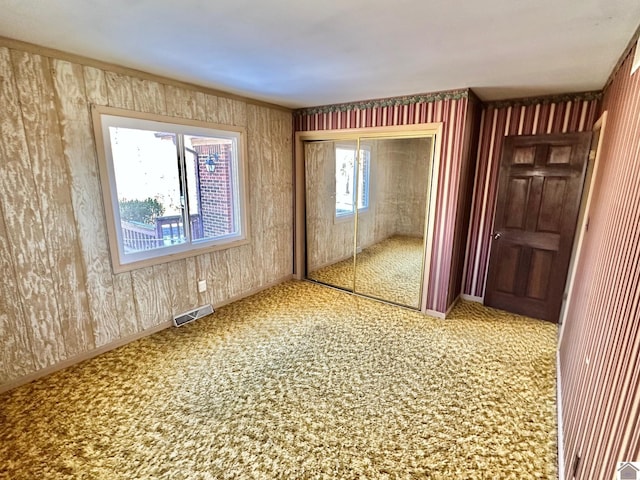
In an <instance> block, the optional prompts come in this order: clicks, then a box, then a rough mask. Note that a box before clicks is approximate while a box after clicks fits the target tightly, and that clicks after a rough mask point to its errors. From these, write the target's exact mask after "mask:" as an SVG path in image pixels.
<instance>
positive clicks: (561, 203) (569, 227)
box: [485, 133, 591, 322]
mask: <svg viewBox="0 0 640 480" xmlns="http://www.w3.org/2000/svg"><path fill="white" fill-rule="evenodd" d="M590 138H591V133H577V134H561V135H538V136H519V137H507V138H506V139H505V144H504V150H503V155H502V160H501V164H500V178H499V184H498V200H497V205H496V215H495V221H494V239H493V241H492V245H491V254H490V255H491V256H490V259H489V271H488V274H487V289H486V292H485V303H486V304H487V305H489V306H492V307H496V308H501V309H504V310H508V311H511V312H515V313H521V314H523V315H528V316H531V317H536V318H542V319H545V320H550V321H556V322H557V321H558V316H559V313H560V307H561V305H562V296H563V292H564V286H565V281H566V276H567V269H568V266H569V257H570V253H571V246H572V244H573V238H574V234H575V227H576V221H577V216H578V208H579V205H580V196H581V193H582V184H583V182H584V174H585V170H586V164H587V155H588V151H589V144H590Z"/></svg>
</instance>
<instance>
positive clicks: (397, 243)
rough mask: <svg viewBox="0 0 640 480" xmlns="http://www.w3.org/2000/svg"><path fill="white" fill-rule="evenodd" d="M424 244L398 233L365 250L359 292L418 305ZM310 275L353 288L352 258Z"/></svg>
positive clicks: (360, 263)
mask: <svg viewBox="0 0 640 480" xmlns="http://www.w3.org/2000/svg"><path fill="white" fill-rule="evenodd" d="M423 247H424V245H423V240H422V238H417V237H406V236H400V235H397V236H393V237H390V238H387V239H385V240H383V241H381V242H379V243H376V244H374V245H371V246H370V247H368V248H365V249H364V250H362V252H360V253H359V254H358V255H357V262H356V292H357V293H361V294H363V295H368V296H371V297H375V298H380V299H383V300H387V301H389V302H393V303H398V304H400V305H407V306H409V307H413V308H419V307H420V284H421V280H422V252H423ZM308 276H309V278H310V279H312V280H315V281H317V282H321V283H326V284H328V285H333V286H337V287H341V288H345V287H346V288H347V289H349V290H351V289H352V288H353V259H352V258H350V259H348V260H343V261H341V262H338V263H335V264H333V265H329V266H327V267H323V268H321V269H319V270H316V271H314V272H311V273H309V275H308Z"/></svg>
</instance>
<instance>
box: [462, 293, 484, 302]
mask: <svg viewBox="0 0 640 480" xmlns="http://www.w3.org/2000/svg"><path fill="white" fill-rule="evenodd" d="M460 298H461V299H462V300H466V301H467V302H476V303H484V298H482V297H476V296H475V295H467V294H465V293H462V294H460Z"/></svg>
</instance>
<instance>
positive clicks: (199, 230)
mask: <svg viewBox="0 0 640 480" xmlns="http://www.w3.org/2000/svg"><path fill="white" fill-rule="evenodd" d="M184 142H185V150H186V163H187V164H186V170H187V172H186V173H187V186H188V189H189V210H190V212H189V214H190V217H191V232H192V234H191V235H192V238H193V240H194V241H196V240H213V239H216V238H222V237H228V236H233V235H237V234H239V233H240V221H239V215H238V188H237V187H236V185H238V179H237V168H238V167H237V152H236V141H235V139H231V138H216V137H208V136H202V135H199V136H195V135H185V136H184Z"/></svg>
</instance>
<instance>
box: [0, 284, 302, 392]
mask: <svg viewBox="0 0 640 480" xmlns="http://www.w3.org/2000/svg"><path fill="white" fill-rule="evenodd" d="M292 278H293V274H289V275H286V276H284V277H282V278H280V279H279V280H276V281H275V282H270V283H267V284H265V285H262V286H260V287H257V288H253V289H251V290H248V291H246V292H244V293H241V294H240V295H236V296H235V297H231V298H229V299H227V300H223V301H221V302H218V303H216V304H214V305H213V306H214V308H221V307H224V306H225V305H228V304H230V303H233V302H237V301H238V300H242V299H243V298H246V297H250V296H251V295H255V294H256V293H259V292H261V291H262V290H266V289H267V288H271V287H274V286H276V285H279V284H281V283H283V282H287V281H289V280H291V279H292ZM169 327H173V321H171V320H168V321H166V322H162V323H159V324H158V325H155V326H153V327H151V328H148V329H146V330H142V331H141V332H137V333H134V334H133V335H128V336H126V337H123V338H119V339H117V340H115V341H113V342H110V343H107V344H106V345H102V346H100V347H98V348H94V349H93V350H90V351H88V352H83V353H81V354H79V355H76V356H74V357H71V358H67V359H65V360H63V361H61V362H58V363H56V364H55V365H51V366H49V367H46V368H43V369H41V370H38V371H37V372H33V373H30V374H28V375H25V376H24V377H20V378H16V379H15V380H11V381H10V382H8V383H5V384H4V385H0V394H2V393H4V392H8V391H9V390H13V389H14V388H17V387H20V386H21V385H25V384H27V383H29V382H33V381H34V380H37V379H39V378H42V377H46V376H47V375H50V374H52V373H55V372H57V371H59V370H64V369H65V368H68V367H71V366H72V365H75V364H77V363H80V362H84V361H85V360H90V359H92V358H94V357H97V356H98V355H102V354H103V353H106V352H108V351H110V350H114V349H116V348H119V347H122V346H124V345H127V344H128V343H131V342H135V341H136V340H139V339H141V338H144V337H148V336H149V335H153V334H154V333H158V332H160V331H162V330H164V329H165V328H169Z"/></svg>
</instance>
